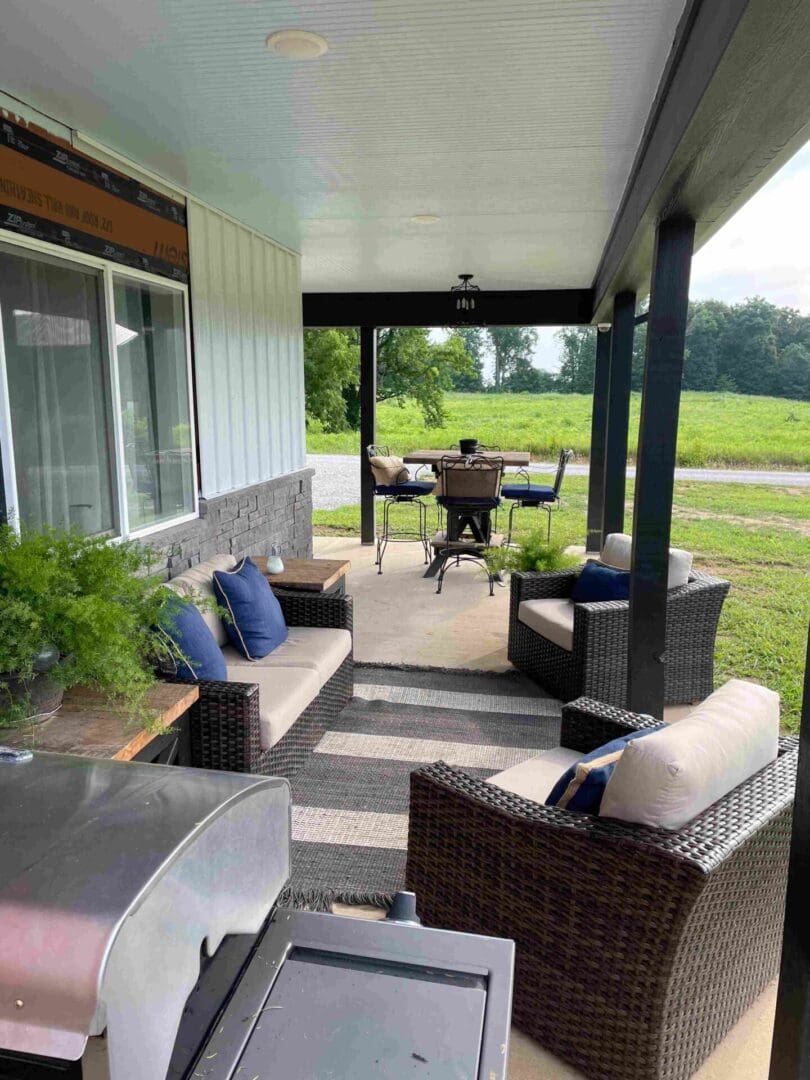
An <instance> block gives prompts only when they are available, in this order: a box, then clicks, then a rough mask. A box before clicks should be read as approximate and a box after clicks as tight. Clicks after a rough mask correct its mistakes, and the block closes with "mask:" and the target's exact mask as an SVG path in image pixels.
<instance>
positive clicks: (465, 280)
mask: <svg viewBox="0 0 810 1080" xmlns="http://www.w3.org/2000/svg"><path fill="white" fill-rule="evenodd" d="M458 276H459V280H460V282H461V284H460V285H452V286H451V287H450V293H451V295H453V296H455V298H456V311H475V296H476V293H480V292H481V290H480V289H479V288H478V286H477V285H473V284H472V279H473V278H474V277H475V275H474V274H459V275H458Z"/></svg>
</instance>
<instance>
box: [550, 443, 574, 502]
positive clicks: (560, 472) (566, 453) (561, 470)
mask: <svg viewBox="0 0 810 1080" xmlns="http://www.w3.org/2000/svg"><path fill="white" fill-rule="evenodd" d="M573 456H574V451H573V450H561V451H560V459H559V461H558V462H557V475H556V476H555V477H554V494H555V495H556V497H557V498H558V499H559V497H560V488H561V487H562V482H563V477H564V476H565V469H566V466H567V465H568V462H569V461H570V460H571V458H572V457H573Z"/></svg>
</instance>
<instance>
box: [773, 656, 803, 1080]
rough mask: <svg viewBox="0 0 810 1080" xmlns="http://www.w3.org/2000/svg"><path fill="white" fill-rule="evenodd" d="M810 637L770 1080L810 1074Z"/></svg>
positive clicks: (792, 1079)
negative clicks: (809, 914) (809, 913)
mask: <svg viewBox="0 0 810 1080" xmlns="http://www.w3.org/2000/svg"><path fill="white" fill-rule="evenodd" d="M808 912H810V639H808V643H807V658H806V661H805V669H804V707H803V709H802V726H801V732H800V735H799V770H798V776H797V777H796V801H795V803H794V806H793V836H792V839H791V845H790V870H789V873H788V888H787V904H786V906H785V936H784V939H783V941H782V970H781V972H780V974H779V994H778V996H777V998H776V1022H775V1024H774V1030H773V1047H772V1048H771V1071H770V1073H769V1076H770V1080H804V1078H805V1077H807V1076H810V919H808V917H807V915H808Z"/></svg>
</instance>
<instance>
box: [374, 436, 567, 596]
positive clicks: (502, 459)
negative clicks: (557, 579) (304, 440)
mask: <svg viewBox="0 0 810 1080" xmlns="http://www.w3.org/2000/svg"><path fill="white" fill-rule="evenodd" d="M366 453H367V456H368V462H369V467H370V469H371V472H372V475H373V477H374V495H375V499H376V500H377V501H379V502H381V504H382V521H381V522H380V523H379V526H378V528H377V529H376V548H377V551H376V563H375V564H376V566H377V572H378V573H379V574H382V572H383V559H384V557H385V551H386V548H387V547H388V545H389V544H390V543H413V542H416V543H419V544H420V545H421V547H422V549H423V551H424V558H425V564H426V565H427V567H428V568H427V570H426V571H425V575H424V576H425V577H426V578H433V577H437V578H438V580H437V586H436V592H437V593H441V591H442V585H443V582H444V576H445V573H446V571H447V569H448V568H449V567H450V566H459V565H460V564H461V563H462V562H474V563H477V564H479V565H482V566H483V567H484V569H485V570H486V573H487V577H488V581H489V592H490V596H492V595H493V593H494V586H495V581H496V576H495V574H494V573H493V572H492V571H491V569H490V568H489V565H488V562H487V558H486V553H487V551H488V549H489V548H491V547H493V546H495V545H497V544H499V543H501V544H503V545H506V546H509V545H511V543H512V534H513V529H514V516H515V511H516V510H519V509H524V508H528V509H532V510H544V511H545V512H546V514H547V518H548V527H547V532H546V537H547V540H548V541H550V539H551V521H552V514H553V512H554V511H555V510H558V509H559V508H560V506H561V504H562V501H561V496H560V492H561V489H562V483H563V479H564V477H565V470H566V466H567V465H568V462H569V461H570V460H571V458H572V457H573V451H572V450H561V451H560V455H559V459H558V462H557V469H556V473H555V476H554V482H553V484H550V485H549V484H535V483H532V477H531V474H530V473H529V471H528V465H529V463H530V455H529V454H528V453H527V452H524V451H514V450H501V448H500V447H497V446H486V445H484V444H482V443H479V442H478V440H477V439H461V440H460V441H459V443H458V444H456V445H455V446H451V447H450V448H449V449H447V450H415V451H412V452H411V453H409V454H406V455H405V456H404V457H402V458H400V457H396V456H392V455H391V453H390V450H389V448H388V447H387V446H384V445H377V444H372V445H370V446H368V447H367V448H366ZM408 465H416V466H418V468H417V470H416V473H415V474H414V475H413V476H411V473H410V471H409V469H408ZM515 467H517V468H518V473H517V476H516V477H515V478H510V479H509V481H508V482H505V481H506V479H507V478H506V476H505V470H506V469H507V468H515ZM424 469H429V470H430V474H432V475H428V474H427V473H425V474H423V475H421V476H420V473H422V470H424ZM428 496H433V497H434V498H435V500H436V528H435V531H434V532H433V533H432V535H431V532H430V531H429V528H428V518H429V514H430V507H429V505H428V504H427V503H426V502H425V499H426V498H427V497H428ZM504 501H505V502H507V503H508V504H509V512H508V519H507V531H506V536H505V537H504V536H499V535H498V534H497V516H498V510H499V508H500V507H501V506H502V505H503V503H504ZM399 506H410V507H412V508H413V509H414V510H415V512H416V521H415V522H414V523H413V525H412V526H411V527H410V528H406V527H403V526H401V525H398V524H395V523H394V522H393V521H392V517H391V511H392V510H393V509H394V508H395V507H399Z"/></svg>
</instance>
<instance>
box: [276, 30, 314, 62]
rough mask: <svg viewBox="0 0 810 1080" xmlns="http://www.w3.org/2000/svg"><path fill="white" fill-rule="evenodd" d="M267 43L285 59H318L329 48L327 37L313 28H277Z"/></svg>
mask: <svg viewBox="0 0 810 1080" xmlns="http://www.w3.org/2000/svg"><path fill="white" fill-rule="evenodd" d="M265 44H266V45H267V48H268V49H272V50H273V51H274V52H277V53H278V55H279V56H283V57H284V58H285V60H316V59H317V58H318V57H319V56H323V54H324V53H325V52H328V50H329V42H328V41H327V40H326V38H324V37H321V35H320V34H313V33H312V31H311V30H276V31H275V32H274V33H272V34H268V36H267V40H266V42H265Z"/></svg>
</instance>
